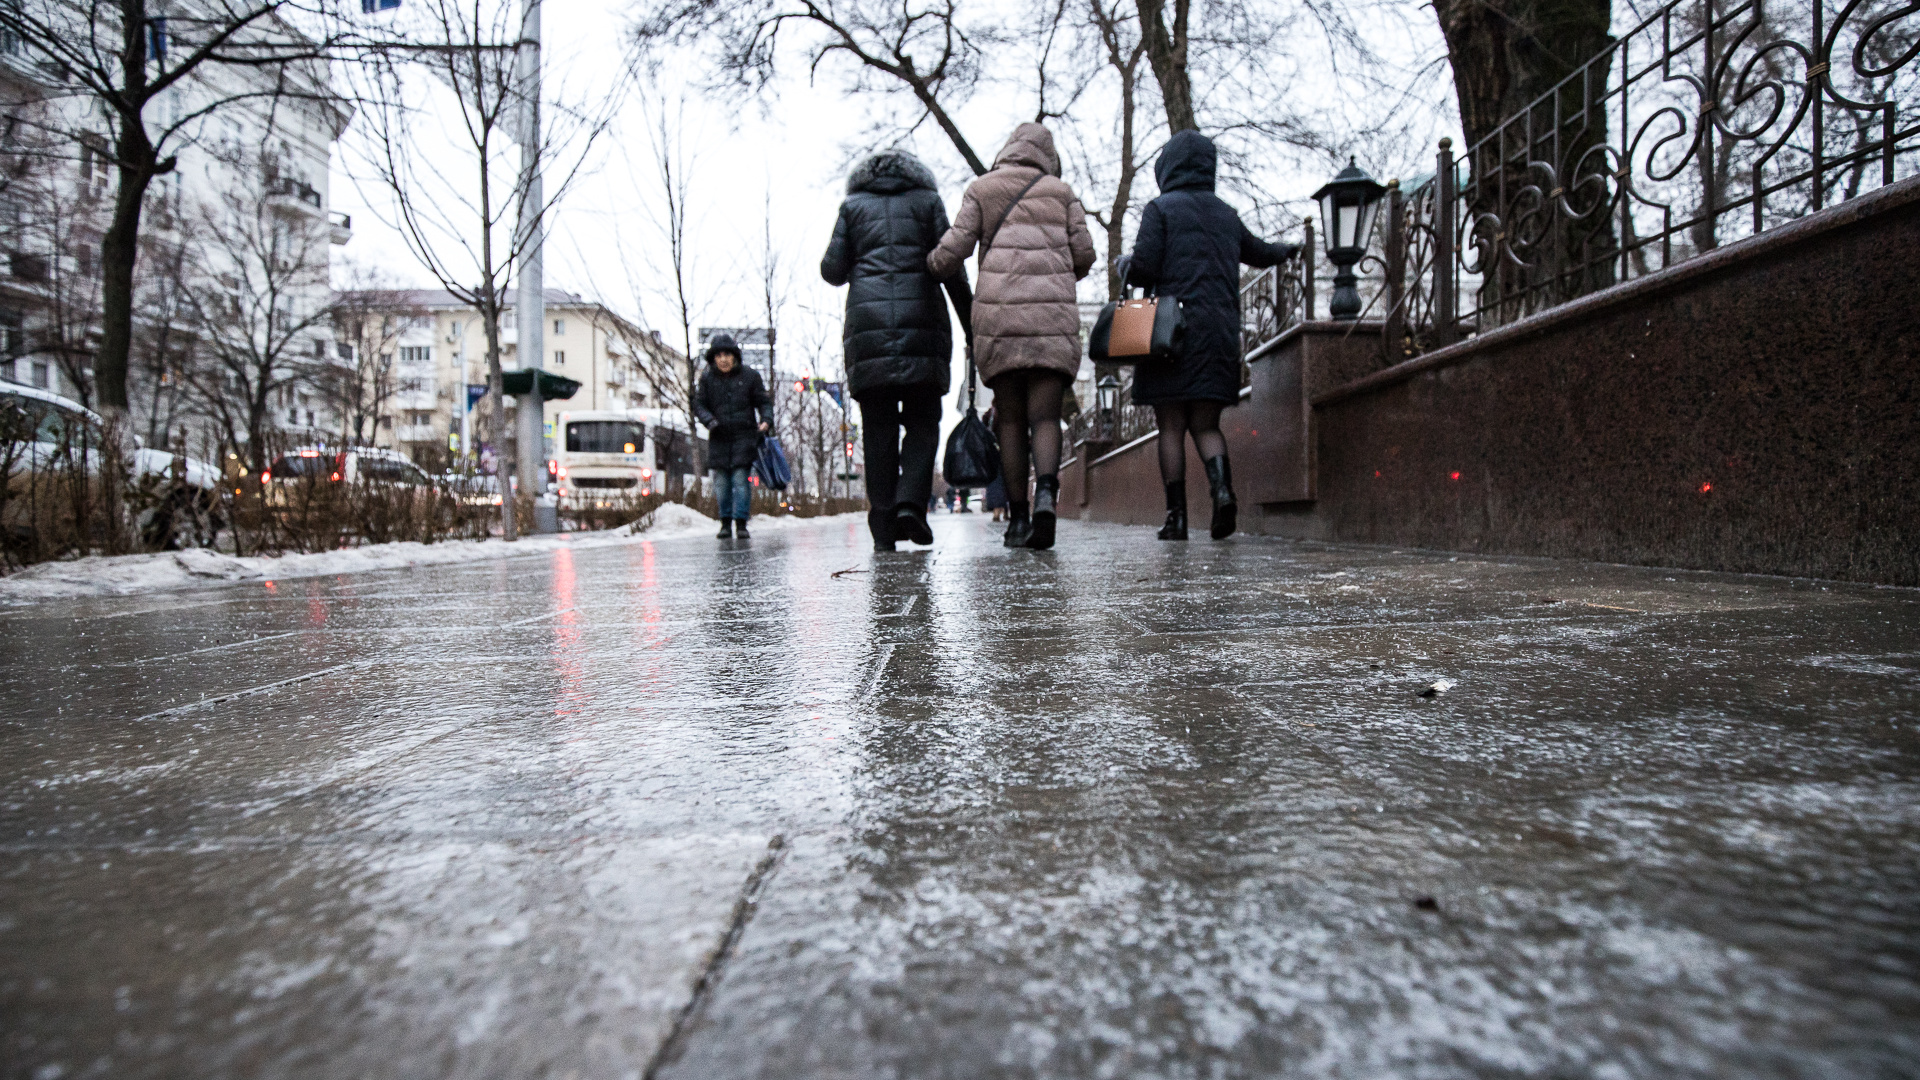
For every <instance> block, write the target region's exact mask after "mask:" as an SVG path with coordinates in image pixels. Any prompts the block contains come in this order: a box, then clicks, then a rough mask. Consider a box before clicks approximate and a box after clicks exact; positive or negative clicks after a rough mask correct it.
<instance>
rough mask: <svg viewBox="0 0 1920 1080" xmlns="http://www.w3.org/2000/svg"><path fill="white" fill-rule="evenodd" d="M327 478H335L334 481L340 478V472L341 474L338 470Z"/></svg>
mask: <svg viewBox="0 0 1920 1080" xmlns="http://www.w3.org/2000/svg"><path fill="white" fill-rule="evenodd" d="M327 479H329V480H333V481H338V480H339V479H340V474H339V473H338V472H336V473H334V474H333V475H332V476H329V477H327Z"/></svg>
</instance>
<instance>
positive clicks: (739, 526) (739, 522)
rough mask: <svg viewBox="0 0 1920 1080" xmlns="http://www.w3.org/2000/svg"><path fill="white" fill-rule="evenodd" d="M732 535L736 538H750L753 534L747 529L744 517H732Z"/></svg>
mask: <svg viewBox="0 0 1920 1080" xmlns="http://www.w3.org/2000/svg"><path fill="white" fill-rule="evenodd" d="M733 535H734V538H735V539H736V540H751V539H753V534H752V533H750V532H748V531H747V519H746V518H734V519H733Z"/></svg>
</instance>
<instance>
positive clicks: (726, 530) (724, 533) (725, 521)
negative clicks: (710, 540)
mask: <svg viewBox="0 0 1920 1080" xmlns="http://www.w3.org/2000/svg"><path fill="white" fill-rule="evenodd" d="M713 535H714V539H716V540H731V539H733V519H732V518H721V519H720V531H719V532H717V533H714V534H713Z"/></svg>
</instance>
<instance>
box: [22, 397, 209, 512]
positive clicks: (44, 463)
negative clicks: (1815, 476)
mask: <svg viewBox="0 0 1920 1080" xmlns="http://www.w3.org/2000/svg"><path fill="white" fill-rule="evenodd" d="M0 409H5V410H19V412H20V413H21V414H22V415H24V416H26V417H28V418H29V422H31V423H32V424H33V428H34V437H33V439H31V440H29V441H28V443H27V445H26V447H25V452H24V453H23V454H22V455H21V459H20V460H19V461H17V462H16V463H15V465H14V468H15V469H22V468H25V469H41V468H49V467H52V466H53V465H54V464H55V463H56V462H58V461H60V460H61V459H62V457H63V456H67V455H71V454H72V453H73V452H74V451H75V450H78V449H86V450H92V449H96V448H98V447H99V446H100V445H101V432H102V429H103V428H104V427H105V426H106V425H105V421H103V420H102V419H101V418H100V414H99V413H96V412H94V411H93V410H92V409H89V408H87V407H86V406H85V405H82V404H80V403H79V402H77V401H75V400H73V399H72V398H70V397H63V396H62V395H60V394H55V393H52V392H51V391H47V390H42V389H40V388H38V387H34V386H22V385H19V384H16V383H0ZM176 460H177V461H180V462H182V463H183V464H184V466H185V469H186V481H187V483H188V484H190V485H192V486H194V487H197V488H199V489H201V490H202V491H212V490H213V489H214V488H215V487H217V486H218V485H219V483H220V470H219V469H216V468H214V467H213V466H212V465H209V464H207V463H206V462H204V461H201V460H200V459H198V458H193V457H188V456H186V455H185V454H172V453H168V452H167V451H165V450H155V449H153V448H151V447H145V446H142V447H140V448H138V449H136V450H135V451H134V452H133V459H132V460H131V461H130V462H128V466H129V469H130V471H131V473H132V477H133V478H134V479H135V480H138V479H140V478H142V477H148V476H171V475H172V473H173V467H174V463H175V461H176ZM88 461H89V466H88V468H89V470H90V471H91V470H92V469H94V468H98V462H99V457H98V455H91V454H90V455H88Z"/></svg>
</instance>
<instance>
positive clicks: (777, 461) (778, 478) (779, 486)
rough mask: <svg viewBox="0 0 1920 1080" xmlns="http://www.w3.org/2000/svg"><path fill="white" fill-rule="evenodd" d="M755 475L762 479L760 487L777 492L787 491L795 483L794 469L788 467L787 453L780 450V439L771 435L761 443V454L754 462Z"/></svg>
mask: <svg viewBox="0 0 1920 1080" xmlns="http://www.w3.org/2000/svg"><path fill="white" fill-rule="evenodd" d="M753 472H754V475H756V476H758V477H759V478H760V486H761V487H766V488H772V489H773V490H775V491H785V490H787V485H788V484H791V483H792V482H793V469H792V468H790V467H789V466H788V465H787V452H786V451H785V450H782V449H781V448H780V439H779V438H778V437H777V436H773V435H769V436H767V437H766V438H765V439H762V440H761V441H760V454H759V456H758V457H756V458H754V461H753Z"/></svg>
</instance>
